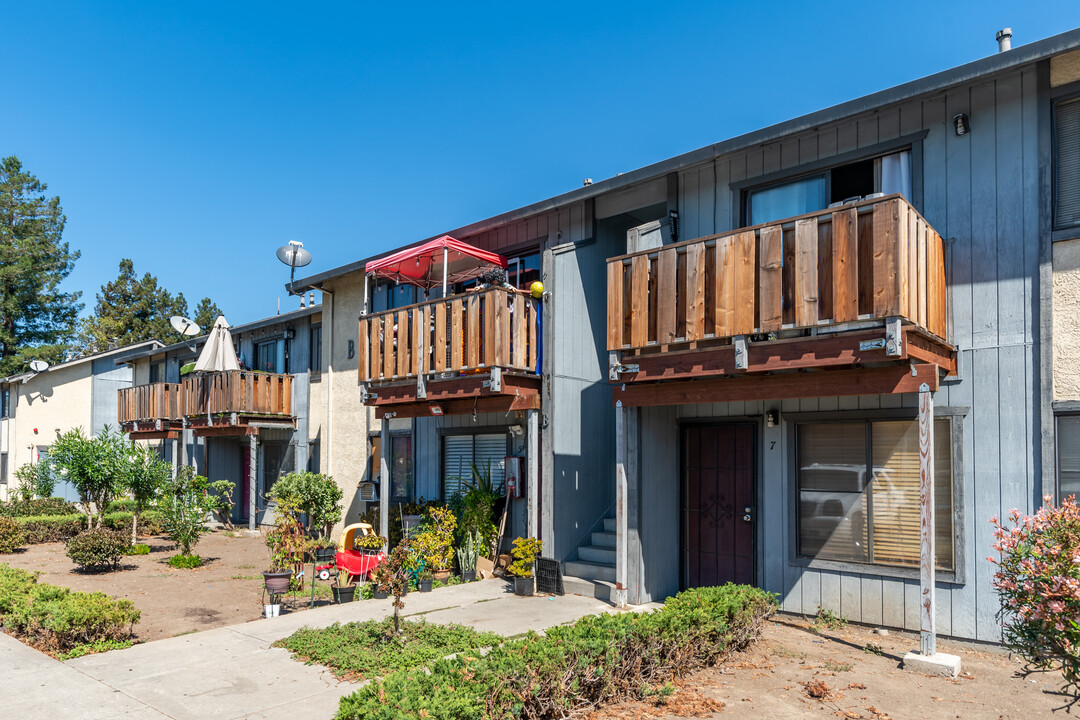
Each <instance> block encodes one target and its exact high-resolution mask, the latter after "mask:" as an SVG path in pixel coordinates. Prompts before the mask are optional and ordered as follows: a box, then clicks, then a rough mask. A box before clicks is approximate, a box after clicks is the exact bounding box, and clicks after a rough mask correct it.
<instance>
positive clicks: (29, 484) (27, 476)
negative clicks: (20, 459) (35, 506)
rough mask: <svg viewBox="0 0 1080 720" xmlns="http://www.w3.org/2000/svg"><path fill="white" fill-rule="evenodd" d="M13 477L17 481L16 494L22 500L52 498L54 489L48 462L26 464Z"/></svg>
mask: <svg viewBox="0 0 1080 720" xmlns="http://www.w3.org/2000/svg"><path fill="white" fill-rule="evenodd" d="M15 477H16V478H18V480H19V487H18V488H17V490H16V492H17V493H18V496H19V498H20V499H22V500H33V499H34V498H35V497H39V498H48V497H52V494H53V490H54V489H55V487H56V480H55V479H54V478H53V474H52V468H50V467H49V463H48V461H45V462H36V463H27V464H25V465H23V466H22V467H20V468H19V469H18V470H16V471H15Z"/></svg>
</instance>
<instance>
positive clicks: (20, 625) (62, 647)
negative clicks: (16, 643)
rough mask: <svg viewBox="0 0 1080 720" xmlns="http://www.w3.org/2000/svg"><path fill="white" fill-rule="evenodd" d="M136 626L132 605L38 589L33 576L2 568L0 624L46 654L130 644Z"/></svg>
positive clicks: (40, 586) (100, 596)
mask: <svg viewBox="0 0 1080 720" xmlns="http://www.w3.org/2000/svg"><path fill="white" fill-rule="evenodd" d="M138 621H139V611H138V610H136V609H135V605H134V604H133V603H132V602H131V601H130V600H118V599H116V598H111V597H109V596H108V595H105V594H104V593H100V592H96V593H83V592H73V591H72V590H69V589H68V588H64V587H58V586H56V585H48V584H45V583H38V582H37V574H36V573H30V572H27V571H25V570H18V569H16V568H12V567H9V566H7V565H3V564H0V622H2V623H3V624H4V627H5V628H6V629H7V630H8V632H10V633H12V634H13V635H16V636H18V637H20V638H22V639H23V640H25V641H26V642H28V643H30V644H31V645H34V646H35V647H38V648H40V649H42V650H44V651H46V652H52V653H64V652H68V651H70V650H72V649H74V648H77V647H79V646H83V645H95V644H100V643H106V642H108V641H114V642H120V641H125V640H130V639H131V630H132V627H133V626H134V624H135V623H136V622H138ZM98 647H102V646H101V645H98Z"/></svg>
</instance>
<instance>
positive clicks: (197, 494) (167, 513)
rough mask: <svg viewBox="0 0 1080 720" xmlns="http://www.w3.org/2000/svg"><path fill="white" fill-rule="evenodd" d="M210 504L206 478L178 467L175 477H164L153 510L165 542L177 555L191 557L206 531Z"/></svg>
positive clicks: (192, 470)
mask: <svg viewBox="0 0 1080 720" xmlns="http://www.w3.org/2000/svg"><path fill="white" fill-rule="evenodd" d="M212 505H213V503H212V501H211V500H210V498H209V496H208V494H207V487H206V478H204V477H203V476H202V475H197V474H196V473H195V470H194V469H193V468H191V467H182V468H180V472H178V473H177V474H176V477H171V478H167V479H166V480H165V481H164V482H163V483H162V486H161V495H160V497H159V498H158V500H157V503H156V505H155V509H156V510H157V511H158V513H160V515H161V525H162V527H163V528H164V530H165V533H166V535H168V536H169V539H170V540H172V541H173V542H174V543H176V547H177V549H179V550H180V554H181V555H191V554H193V553H192V549H193V548H194V547H195V546H196V545H197V544H198V542H199V538H201V537H202V536H203V534H204V533H205V532H206V514H207V513H208V512H210V508H211V507H212Z"/></svg>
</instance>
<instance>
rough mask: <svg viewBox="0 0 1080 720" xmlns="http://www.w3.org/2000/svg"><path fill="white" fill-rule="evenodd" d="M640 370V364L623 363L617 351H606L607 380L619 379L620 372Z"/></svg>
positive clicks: (615, 380) (614, 380) (616, 380)
mask: <svg viewBox="0 0 1080 720" xmlns="http://www.w3.org/2000/svg"><path fill="white" fill-rule="evenodd" d="M640 371H641V366H640V365H623V363H622V360H621V358H620V357H619V353H616V352H612V353H608V380H611V381H613V382H618V381H619V376H620V375H621V374H622V373H636V372H640Z"/></svg>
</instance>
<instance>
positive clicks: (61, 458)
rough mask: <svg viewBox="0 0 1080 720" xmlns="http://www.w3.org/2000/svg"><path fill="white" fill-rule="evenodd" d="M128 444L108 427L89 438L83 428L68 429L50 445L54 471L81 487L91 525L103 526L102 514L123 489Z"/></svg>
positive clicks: (80, 493)
mask: <svg viewBox="0 0 1080 720" xmlns="http://www.w3.org/2000/svg"><path fill="white" fill-rule="evenodd" d="M127 448H128V445H127V443H126V442H125V441H124V436H123V435H121V434H119V433H114V432H111V431H110V430H109V428H108V427H105V428H104V429H103V430H102V431H101V432H100V433H98V434H97V435H95V436H93V437H89V438H88V437H86V436H85V435H84V434H83V431H82V428H75V429H74V430H69V431H68V432H66V433H64V434H62V435H61V436H60V437H58V438H57V439H56V442H55V443H53V445H52V448H51V449H50V452H49V459H50V461H51V462H52V466H53V470H54V472H55V473H57V474H59V475H62V476H64V477H65V478H66V479H67V481H68V482H70V483H71V484H73V485H74V486H75V488H76V489H77V490H78V491H79V500H80V502H81V503H82V506H83V509H84V510H85V511H86V514H87V516H88V517H89V518H90V521H88V522H89V523H90V524H92V525H96V526H99V527H100V525H101V515H102V514H103V512H104V510H105V508H106V507H108V505H109V503H110V502H112V501H113V499H115V498H116V496H117V494H118V492H119V490H120V489H121V488H120V483H119V478H120V477H121V473H122V467H123V465H124V464H126V463H124V457H125V453H126V452H127Z"/></svg>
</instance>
